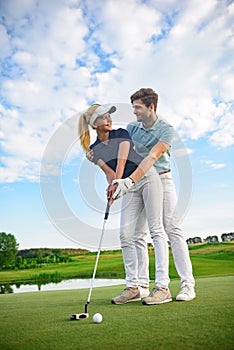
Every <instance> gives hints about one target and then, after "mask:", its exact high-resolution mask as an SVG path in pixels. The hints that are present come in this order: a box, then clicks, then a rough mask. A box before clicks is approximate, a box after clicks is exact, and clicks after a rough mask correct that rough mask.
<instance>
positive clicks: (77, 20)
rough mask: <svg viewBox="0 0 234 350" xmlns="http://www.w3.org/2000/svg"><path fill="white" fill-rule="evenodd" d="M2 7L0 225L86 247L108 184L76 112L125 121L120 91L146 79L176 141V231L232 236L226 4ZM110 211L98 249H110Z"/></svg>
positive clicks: (29, 0) (229, 13)
mask: <svg viewBox="0 0 234 350" xmlns="http://www.w3.org/2000/svg"><path fill="white" fill-rule="evenodd" d="M0 13H1V18H0V47H1V50H0V61H1V70H0V74H1V76H0V196H1V211H0V231H3V232H7V233H13V234H14V235H15V236H16V239H17V241H18V243H19V246H20V249H23V248H31V247H77V246H83V247H87V248H88V249H95V247H96V246H97V244H98V240H99V234H100V230H101V227H102V222H103V211H104V208H105V186H106V184H105V179H104V176H103V174H102V173H101V171H99V170H98V169H97V168H96V167H95V166H94V165H92V164H89V163H88V162H87V160H86V159H85V157H84V153H83V152H82V150H81V148H80V146H79V142H78V140H77V134H76V128H77V120H78V116H79V115H80V114H81V113H82V112H83V111H84V110H85V109H86V108H87V107H88V106H89V104H90V103H92V102H93V101H95V102H99V103H101V104H105V103H114V104H116V105H117V106H118V109H117V112H116V113H115V115H113V121H114V125H115V126H116V127H117V126H124V127H125V126H126V124H127V123H128V122H129V121H131V120H134V115H133V114H132V110H131V106H130V100H129V96H130V95H131V94H132V93H133V92H135V91H136V90H138V89H139V88H141V87H152V88H154V89H155V90H156V91H157V92H158V94H159V106H158V113H159V114H160V115H162V116H163V117H164V118H166V119H167V120H168V121H169V122H170V123H172V124H173V125H174V126H175V128H176V131H177V133H178V137H179V139H180V141H181V142H182V144H183V147H182V149H179V150H178V149H177V150H176V149H175V153H174V154H173V161H172V169H173V174H174V177H175V182H176V186H177V190H178V195H179V204H180V206H181V208H182V209H181V221H182V222H181V225H182V228H183V230H184V233H185V236H186V238H189V237H194V236H200V237H203V238H205V237H207V236H208V235H213V234H217V235H219V236H220V235H221V234H222V233H225V232H233V229H234V219H233V212H234V199H233V198H234V180H233V179H234V176H233V174H234V172H233V167H234V166H233V160H234V159H233V143H234V131H233V130H234V115H233V114H234V113H233V107H234V103H233V91H234V79H233V66H234V64H233V47H234V31H233V26H234V25H233V23H234V3H233V1H228V0H226V1H225V0H207V1H203V0H190V1H183V0H152V1H150V0H149V1H147V0H146V1H140V0H128V1H125V0H119V1H114V0H102V1H101V0H97V1H92V0H86V1H85V0H81V1H78V0H61V1H55V0H51V1H46V0H40V1H36V0H21V1H20V2H19V1H17V0H8V1H1V2H0ZM92 137H94V135H92ZM185 149H186V151H187V155H186V154H185ZM182 153H183V157H184V158H183V159H184V161H183V162H181V161H180V157H181V154H182ZM119 212H120V201H119V202H118V203H117V202H116V203H115V204H114V206H113V208H112V211H111V215H110V218H109V220H108V223H107V234H106V237H105V240H104V247H105V248H115V247H118V245H119V236H118V232H119V230H118V227H119Z"/></svg>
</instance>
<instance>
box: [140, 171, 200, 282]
mask: <svg viewBox="0 0 234 350" xmlns="http://www.w3.org/2000/svg"><path fill="white" fill-rule="evenodd" d="M159 176H160V179H161V183H162V187H163V225H164V229H165V231H166V233H167V236H168V238H169V241H170V245H171V249H172V255H173V259H174V264H175V267H176V270H177V273H178V275H179V277H180V283H181V286H184V285H188V286H192V287H194V285H195V280H194V277H193V271H192V264H191V260H190V256H189V250H188V245H187V243H186V240H185V237H184V234H183V232H182V230H181V228H180V227H179V220H178V217H177V213H176V206H177V193H176V189H175V184H174V180H173V177H172V173H171V172H169V173H165V174H162V175H159ZM139 254H141V253H139ZM143 254H144V253H143Z"/></svg>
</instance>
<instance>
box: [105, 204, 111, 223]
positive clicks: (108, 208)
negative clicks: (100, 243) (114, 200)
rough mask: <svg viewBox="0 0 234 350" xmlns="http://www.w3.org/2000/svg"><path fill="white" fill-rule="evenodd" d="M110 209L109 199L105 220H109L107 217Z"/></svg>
mask: <svg viewBox="0 0 234 350" xmlns="http://www.w3.org/2000/svg"><path fill="white" fill-rule="evenodd" d="M109 211H110V204H109V201H108V202H107V205H106V211H105V216H104V220H107V219H108V216H109Z"/></svg>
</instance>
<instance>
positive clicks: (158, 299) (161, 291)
mask: <svg viewBox="0 0 234 350" xmlns="http://www.w3.org/2000/svg"><path fill="white" fill-rule="evenodd" d="M170 301H172V297H171V293H170V291H169V289H168V288H161V287H154V288H153V290H152V292H151V293H150V295H149V296H148V297H147V298H145V299H143V301H142V304H144V305H157V304H164V303H169V302H170Z"/></svg>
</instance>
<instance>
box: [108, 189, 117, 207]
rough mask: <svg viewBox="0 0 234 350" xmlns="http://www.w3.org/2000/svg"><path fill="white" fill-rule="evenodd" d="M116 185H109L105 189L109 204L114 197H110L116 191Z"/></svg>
mask: <svg viewBox="0 0 234 350" xmlns="http://www.w3.org/2000/svg"><path fill="white" fill-rule="evenodd" d="M116 188H117V185H109V186H108V187H107V189H106V196H107V199H108V201H109V204H110V205H111V204H113V202H114V199H113V198H112V196H113V193H114V192H115V191H116Z"/></svg>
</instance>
